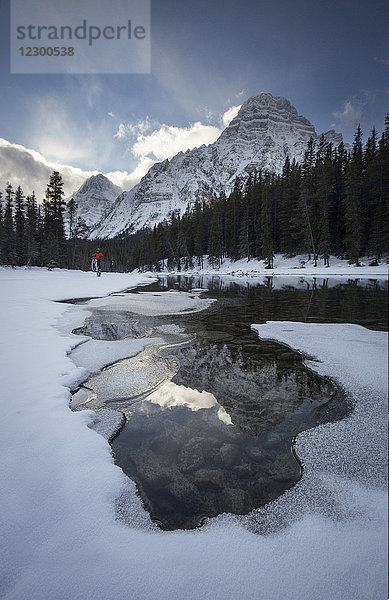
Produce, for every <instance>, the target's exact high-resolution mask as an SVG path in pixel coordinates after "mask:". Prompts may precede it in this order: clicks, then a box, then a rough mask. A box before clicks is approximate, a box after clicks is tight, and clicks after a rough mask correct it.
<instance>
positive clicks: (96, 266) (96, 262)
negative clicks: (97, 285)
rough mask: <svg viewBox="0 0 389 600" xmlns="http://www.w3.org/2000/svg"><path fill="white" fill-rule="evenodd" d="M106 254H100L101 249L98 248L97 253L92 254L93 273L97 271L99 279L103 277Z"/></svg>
mask: <svg viewBox="0 0 389 600" xmlns="http://www.w3.org/2000/svg"><path fill="white" fill-rule="evenodd" d="M103 257H104V254H103V253H102V252H100V248H97V250H96V252H95V253H94V254H92V265H91V266H92V271H96V273H97V277H100V275H101V263H102V261H103Z"/></svg>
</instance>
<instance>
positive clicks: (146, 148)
mask: <svg viewBox="0 0 389 600" xmlns="http://www.w3.org/2000/svg"><path fill="white" fill-rule="evenodd" d="M220 133H221V132H220V129H219V128H218V127H214V126H213V125H203V124H202V123H201V122H200V121H197V122H196V123H194V124H193V125H191V126H190V127H187V128H185V127H175V126H173V125H161V127H160V128H159V129H157V130H155V131H153V132H152V133H151V134H149V135H144V134H140V135H138V137H137V140H136V142H135V143H134V144H133V146H132V152H133V154H134V156H137V157H140V158H142V157H146V156H148V157H150V158H152V157H154V158H155V159H157V160H164V159H165V158H171V157H172V156H174V155H175V154H177V153H178V152H180V151H185V150H190V149H192V148H196V147H199V146H202V145H203V144H211V143H212V142H214V141H215V140H216V139H217V138H218V137H219V135H220Z"/></svg>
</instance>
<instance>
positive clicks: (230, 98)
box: [0, 0, 389, 189]
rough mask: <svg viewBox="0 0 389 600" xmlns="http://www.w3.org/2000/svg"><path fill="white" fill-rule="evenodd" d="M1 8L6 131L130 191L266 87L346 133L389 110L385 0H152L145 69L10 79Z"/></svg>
mask: <svg viewBox="0 0 389 600" xmlns="http://www.w3.org/2000/svg"><path fill="white" fill-rule="evenodd" d="M28 1H29V0H26V2H28ZM100 1H101V0H100ZM106 1H107V2H109V0H106ZM47 2H49V0H47ZM80 2H89V4H90V6H91V10H93V5H94V4H95V2H93V1H92V0H80ZM0 10H1V12H0V22H1V38H0V45H1V46H0V48H1V62H0V68H1V84H0V115H1V116H0V125H1V127H0V138H4V139H5V140H7V141H8V142H10V143H11V144H12V145H15V144H18V145H20V146H24V147H27V148H30V149H33V150H34V151H37V152H39V153H40V155H41V156H42V159H43V160H44V161H47V162H48V163H49V164H50V165H51V164H55V163H59V164H67V165H70V166H72V167H75V168H80V169H82V170H86V171H92V170H98V171H102V172H105V173H108V172H114V171H120V172H122V171H123V172H125V176H124V179H125V178H126V177H127V179H126V181H125V183H126V184H127V185H125V187H127V189H128V182H129V181H130V180H131V177H132V178H133V179H134V180H135V179H136V178H137V177H138V178H139V176H140V175H141V174H143V172H144V171H145V170H146V169H147V167H148V166H149V165H150V164H151V163H152V161H153V160H155V159H156V158H159V159H161V158H165V157H169V156H172V155H173V154H174V153H176V152H177V151H178V150H181V149H182V150H185V149H186V148H188V147H191V146H193V145H201V143H210V142H211V141H213V140H214V139H215V138H216V137H217V135H218V134H219V132H220V130H221V129H222V128H223V122H224V123H226V122H228V117H231V115H233V114H234V110H236V109H234V108H232V107H238V106H239V105H240V104H241V103H242V102H243V101H244V100H245V99H247V98H248V97H249V96H252V95H254V94H258V93H260V92H271V93H272V94H274V95H280V96H284V97H286V98H288V99H289V100H290V101H291V103H292V104H293V105H294V106H295V107H296V109H297V111H298V112H299V114H303V115H304V116H306V117H307V118H308V119H309V120H310V121H311V122H312V123H313V125H314V126H315V128H316V130H317V132H318V133H321V132H322V131H327V130H328V129H330V128H335V129H336V130H337V131H340V132H342V133H343V135H344V137H345V140H346V141H352V138H353V133H354V131H355V128H356V126H357V125H358V123H361V126H362V130H363V132H364V134H365V139H366V137H367V135H368V134H369V132H370V130H371V128H372V127H373V126H375V127H376V128H377V129H378V130H379V131H382V128H383V123H384V117H385V114H386V112H388V111H389V35H388V31H389V2H388V1H383V0H372V1H370V2H368V1H366V0H337V1H332V0H295V1H291V0H273V1H270V0H269V1H268V0H241V1H238V0H224V1H217V0H213V1H212V0H193V1H191V0H151V73H150V74H144V75H139V74H138V75H11V74H10V60H9V54H10V53H9V0H0ZM230 109H231V110H230ZM223 115H224V119H223ZM1 148H2V149H3V151H5V150H4V148H8V149H9V148H10V147H9V146H7V144H6V142H4V141H3V142H2V146H1V145H0V149H1ZM0 156H1V154H0ZM37 157H38V159H39V160H41V158H40V157H39V156H38V155H37ZM134 170H135V174H134ZM1 175H2V172H1V165H0V177H1ZM120 177H121V174H117V175H116V182H117V183H119V184H120Z"/></svg>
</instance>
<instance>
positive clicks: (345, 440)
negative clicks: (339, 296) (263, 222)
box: [0, 269, 387, 600]
mask: <svg viewBox="0 0 389 600" xmlns="http://www.w3.org/2000/svg"><path fill="white" fill-rule="evenodd" d="M327 271H328V270H327ZM305 273H306V271H305ZM267 274H268V273H267ZM358 274H359V270H358ZM370 276H373V277H374V275H370ZM145 281H150V279H147V278H146V277H145V276H142V275H139V274H137V275H114V274H104V275H103V277H102V278H99V279H97V278H96V277H94V276H93V275H92V274H90V273H82V272H69V271H59V270H55V271H53V272H50V273H49V272H47V271H44V270H39V269H29V270H23V269H16V270H11V269H0V289H1V298H0V303H1V321H2V322H1V332H2V337H1V348H2V349H1V363H0V364H1V370H2V373H1V381H2V401H1V418H0V431H1V435H0V440H1V442H0V444H1V457H2V460H1V462H0V474H1V475H0V476H1V482H2V485H1V488H0V540H1V542H0V544H1V548H0V551H1V556H0V565H1V566H0V597H2V598H5V599H7V600H11V599H12V600H27V599H28V600H38V599H39V600H41V599H42V598H43V599H46V598H47V599H49V598H50V600H65V599H68V598H71V599H72V600H78V599H79V600H81V599H82V600H89V599H90V600H92V599H93V600H100V599H101V600H103V599H104V600H106V599H107V598H109V599H112V600H116V599H117V600H122V599H123V600H124V599H128V598H134V599H135V598H136V599H137V600H138V599H139V600H146V599H147V600H149V599H150V600H157V599H158V600H165V599H166V600H167V599H169V600H175V599H177V600H178V599H179V600H182V599H190V600H194V599H196V600H197V599H198V600H200V599H206V600H208V599H209V600H233V599H234V600H235V599H236V598H242V599H244V600H246V599H247V600H249V599H250V600H251V599H252V600H254V599H255V600H279V599H280V598H288V599H290V600H297V599H298V600H305V599H306V600H308V599H309V600H312V599H314V600H330V599H331V600H332V599H334V600H351V599H353V600H367V599H369V600H381V599H384V598H386V597H387V596H386V594H387V590H386V500H387V498H386V491H385V481H384V479H385V478H384V474H383V472H384V471H385V466H386V462H385V452H386V433H385V427H384V422H385V420H386V409H385V406H386V402H385V397H386V389H387V376H386V358H387V355H386V352H387V335H386V334H384V333H382V332H374V331H369V330H366V329H364V328H362V327H358V326H355V325H347V326H345V325H325V326H323V325H319V324H303V323H267V324H265V325H261V326H259V327H258V329H257V330H258V332H259V335H260V336H262V337H271V338H274V339H278V340H280V341H282V342H284V343H287V344H288V345H290V346H293V347H295V348H299V349H301V350H303V351H305V352H307V353H308V354H309V355H310V356H315V357H316V358H317V359H318V360H319V361H321V362H311V363H310V366H311V367H312V368H314V369H316V370H318V371H319V372H321V373H327V374H328V373H329V374H331V376H332V377H333V378H335V379H336V380H338V381H339V382H340V383H342V385H344V387H345V388H346V389H347V390H348V391H349V393H350V394H351V395H352V397H353V401H354V402H355V411H354V413H353V415H352V416H351V417H350V418H349V419H347V420H345V421H342V422H340V423H334V424H329V425H325V426H322V427H319V428H316V429H314V430H311V431H309V432H305V433H303V434H302V435H300V436H299V438H298V440H297V451H298V454H299V456H300V458H301V459H302V461H303V463H304V468H305V470H304V477H303V479H302V480H301V482H300V483H299V484H298V485H297V486H295V487H294V488H293V489H292V490H290V491H289V492H287V493H286V494H284V495H283V496H282V497H281V498H280V499H279V500H278V501H276V502H275V503H272V504H271V505H269V506H268V507H267V508H266V509H264V510H263V511H258V512H257V513H256V514H255V515H254V516H252V517H251V518H250V517H249V518H246V519H245V518H243V519H239V518H235V517H228V516H225V517H220V518H218V519H216V520H215V521H213V522H211V523H209V525H207V526H206V527H205V528H202V529H200V530H196V531H191V532H184V531H179V532H161V531H159V530H157V529H156V528H155V527H154V526H153V525H152V524H151V523H150V521H149V519H148V517H147V515H146V514H145V513H144V511H143V509H142V508H141V506H140V503H139V501H138V500H137V497H136V496H135V491H134V486H133V485H131V484H129V483H128V480H127V479H126V478H125V477H124V475H123V473H122V472H121V470H120V469H119V468H118V467H116V466H115V465H114V463H113V459H112V457H111V453H110V447H109V445H108V443H107V441H106V440H105V439H104V438H103V437H102V436H100V435H98V434H97V433H96V432H95V431H93V430H91V429H90V428H89V427H88V423H90V421H91V419H92V416H91V413H90V412H89V411H81V412H72V411H71V410H70V409H69V399H70V392H69V387H72V386H74V384H75V382H77V381H79V380H80V379H81V378H82V377H84V376H85V370H83V369H82V368H81V367H77V366H76V365H75V364H74V363H73V362H72V361H71V360H70V358H69V357H68V353H69V352H70V351H71V350H72V349H73V348H74V347H75V346H76V345H77V344H79V343H80V341H81V340H80V337H77V336H72V335H70V334H69V333H65V330H66V329H67V328H69V327H70V324H71V325H72V326H74V327H75V326H77V325H78V324H80V323H81V320H82V319H83V318H85V311H84V312H83V314H82V310H81V309H80V307H78V306H69V305H67V304H60V303H55V302H52V300H58V299H65V298H72V297H78V298H79V297H90V296H104V295H106V294H107V293H109V292H110V291H113V290H123V289H125V288H127V287H129V286H135V285H137V284H138V283H142V282H145ZM81 317H82V319H81ZM135 341H136V342H137V343H139V341H140V340H135ZM122 350H123V348H121V349H120V352H121V351H122ZM124 496H125V497H126V499H127V502H128V504H127V508H126V509H123V510H122V512H123V511H125V512H126V519H127V521H128V522H130V525H125V524H124V523H123V522H122V521H121V520H120V519H118V516H117V514H118V513H117V510H116V511H115V507H117V499H118V498H119V497H122V498H123V497H124ZM281 524H282V526H283V527H282V528H280V525H281ZM256 526H258V529H262V530H266V531H267V532H268V533H267V534H266V535H258V534H253V533H252V530H253V529H255V527H256ZM250 528H251V531H250ZM272 530H273V532H271V531H272Z"/></svg>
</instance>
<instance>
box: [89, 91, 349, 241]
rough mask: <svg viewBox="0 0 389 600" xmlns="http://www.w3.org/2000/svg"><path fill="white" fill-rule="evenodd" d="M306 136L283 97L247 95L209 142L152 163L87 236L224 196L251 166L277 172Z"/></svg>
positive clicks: (311, 131) (306, 125) (337, 138)
mask: <svg viewBox="0 0 389 600" xmlns="http://www.w3.org/2000/svg"><path fill="white" fill-rule="evenodd" d="M324 135H325V137H326V139H327V140H328V141H329V142H332V143H333V144H334V145H338V144H339V143H340V142H341V141H342V136H341V134H338V133H335V131H333V130H331V131H329V132H327V133H326V134H324ZM310 137H313V138H314V139H318V137H319V136H318V135H317V134H316V132H315V128H314V127H313V125H312V124H311V123H310V122H309V121H308V120H307V119H306V118H305V117H302V116H300V115H298V113H297V110H296V109H295V108H294V107H293V106H292V105H291V104H290V102H289V101H288V100H286V99H285V98H282V97H280V96H272V94H260V95H258V96H253V97H251V98H249V99H248V100H247V101H246V102H245V103H244V104H242V106H241V108H240V110H239V112H238V114H237V116H236V117H235V118H234V119H233V120H232V121H231V123H230V124H229V125H228V127H227V128H226V129H225V130H224V131H223V132H222V133H221V135H220V137H219V138H218V139H217V140H216V141H215V142H214V143H213V144H210V145H209V146H201V147H200V148H194V149H193V150H188V151H187V152H179V153H178V154H176V155H175V156H174V157H173V158H172V159H171V160H170V161H169V160H165V161H163V162H160V163H156V164H155V165H153V166H152V167H151V168H150V170H149V171H148V173H147V174H146V175H145V176H144V177H143V178H142V179H141V181H140V183H139V184H138V185H136V186H135V187H134V188H132V190H130V191H129V192H124V193H123V194H121V196H119V197H118V198H117V200H116V201H115V203H114V204H113V206H112V208H111V209H110V210H108V211H107V212H106V213H105V215H104V218H103V219H102V220H101V221H100V223H97V225H96V227H95V228H94V229H93V230H92V231H91V234H90V237H91V238H96V237H103V238H110V237H114V236H115V235H118V234H120V233H123V232H126V233H127V232H128V233H132V232H134V231H137V230H139V229H142V228H143V227H153V226H154V225H155V224H156V223H159V222H160V221H162V220H163V219H164V218H166V217H168V215H169V213H171V211H173V210H174V211H180V212H181V214H182V213H184V212H185V210H186V208H187V206H188V204H193V203H194V202H195V201H196V199H200V200H201V199H204V198H205V199H207V198H210V197H211V196H212V195H214V194H216V195H218V194H220V193H221V192H225V193H226V194H227V195H228V194H229V193H230V192H231V190H232V188H233V185H234V181H235V178H236V177H237V176H239V177H241V178H243V179H245V178H247V177H248V174H249V173H250V171H252V170H254V169H268V170H269V171H271V172H274V173H280V172H281V171H282V167H283V165H284V162H285V158H286V157H287V156H289V158H290V160H291V161H292V160H293V159H296V160H297V161H298V162H301V161H302V160H303V157H304V152H305V150H306V144H307V142H308V140H309V139H310Z"/></svg>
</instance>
